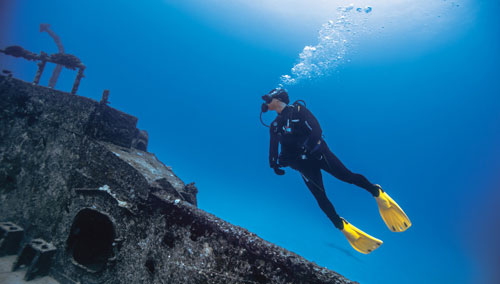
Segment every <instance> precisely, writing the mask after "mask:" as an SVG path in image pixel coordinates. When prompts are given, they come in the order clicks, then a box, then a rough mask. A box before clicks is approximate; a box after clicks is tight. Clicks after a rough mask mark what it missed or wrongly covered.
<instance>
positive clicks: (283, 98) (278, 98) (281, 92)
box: [261, 88, 290, 113]
mask: <svg viewBox="0 0 500 284" xmlns="http://www.w3.org/2000/svg"><path fill="white" fill-rule="evenodd" d="M262 99H263V100H264V103H263V104H262V109H261V110H262V112H266V111H268V110H274V111H276V112H278V113H281V111H282V110H283V108H285V106H286V105H287V104H288V103H289V102H290V99H289V98H288V93H287V91H286V90H285V89H282V88H275V89H273V90H271V91H270V92H269V93H268V94H267V95H264V96H262Z"/></svg>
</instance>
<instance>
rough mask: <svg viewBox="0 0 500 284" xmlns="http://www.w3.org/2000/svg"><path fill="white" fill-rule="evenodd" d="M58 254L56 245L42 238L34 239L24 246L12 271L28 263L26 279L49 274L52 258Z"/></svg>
mask: <svg viewBox="0 0 500 284" xmlns="http://www.w3.org/2000/svg"><path fill="white" fill-rule="evenodd" d="M55 254H56V247H55V246H54V245H52V244H51V243H48V242H46V241H44V240H42V239H34V240H32V241H31V242H29V243H28V244H26V246H25V247H24V248H23V250H22V252H21V254H19V256H18V257H17V259H16V262H14V266H13V267H12V271H16V270H17V269H19V268H20V267H21V266H22V265H26V266H27V267H28V270H27V271H26V274H25V276H24V280H26V281H29V280H31V279H33V278H35V277H36V276H45V275H48V274H49V270H50V266H51V264H52V258H53V257H54V255H55Z"/></svg>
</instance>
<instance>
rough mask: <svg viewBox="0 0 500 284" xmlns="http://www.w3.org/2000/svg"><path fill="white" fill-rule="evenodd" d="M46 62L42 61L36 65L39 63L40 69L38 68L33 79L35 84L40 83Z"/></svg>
mask: <svg viewBox="0 0 500 284" xmlns="http://www.w3.org/2000/svg"><path fill="white" fill-rule="evenodd" d="M45 64H47V61H40V62H38V63H37V64H36V65H38V70H36V75H35V79H34V80H33V84H35V85H38V83H40V78H41V77H42V73H43V69H45Z"/></svg>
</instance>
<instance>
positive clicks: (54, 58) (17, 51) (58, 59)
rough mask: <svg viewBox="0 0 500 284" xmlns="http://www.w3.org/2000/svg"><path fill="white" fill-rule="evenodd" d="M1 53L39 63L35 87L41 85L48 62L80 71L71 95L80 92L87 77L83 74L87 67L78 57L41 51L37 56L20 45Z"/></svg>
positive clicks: (9, 47) (7, 48) (34, 82)
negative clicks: (79, 89)
mask: <svg viewBox="0 0 500 284" xmlns="http://www.w3.org/2000/svg"><path fill="white" fill-rule="evenodd" d="M0 52H1V53H4V54H6V55H10V56H14V57H22V58H24V59H26V60H29V61H39V62H38V70H37V72H36V75H35V79H34V80H33V84H35V85H38V84H39V82H40V77H41V76H42V73H43V70H44V68H45V64H46V63H47V62H50V63H55V64H58V65H62V66H64V67H66V68H68V69H71V70H76V69H78V73H77V75H76V78H75V82H74V83H73V88H72V89H71V94H76V92H77V91H78V86H79V85H80V80H81V79H82V78H83V77H85V76H84V75H83V72H84V71H85V65H83V63H82V62H81V61H80V59H79V58H78V57H76V56H74V55H72V54H67V53H55V54H51V55H48V54H47V53H45V52H43V51H41V52H40V54H36V53H33V52H31V51H29V50H26V49H24V48H23V47H21V46H19V45H12V46H8V47H6V48H5V49H3V50H1V49H0Z"/></svg>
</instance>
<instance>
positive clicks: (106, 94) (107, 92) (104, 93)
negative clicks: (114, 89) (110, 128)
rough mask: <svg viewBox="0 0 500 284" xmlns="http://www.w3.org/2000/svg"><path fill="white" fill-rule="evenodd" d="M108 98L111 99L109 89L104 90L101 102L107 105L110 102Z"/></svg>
mask: <svg viewBox="0 0 500 284" xmlns="http://www.w3.org/2000/svg"><path fill="white" fill-rule="evenodd" d="M108 99H109V90H104V91H103V92H102V98H101V101H100V103H101V104H102V105H107V104H109V101H108Z"/></svg>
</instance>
